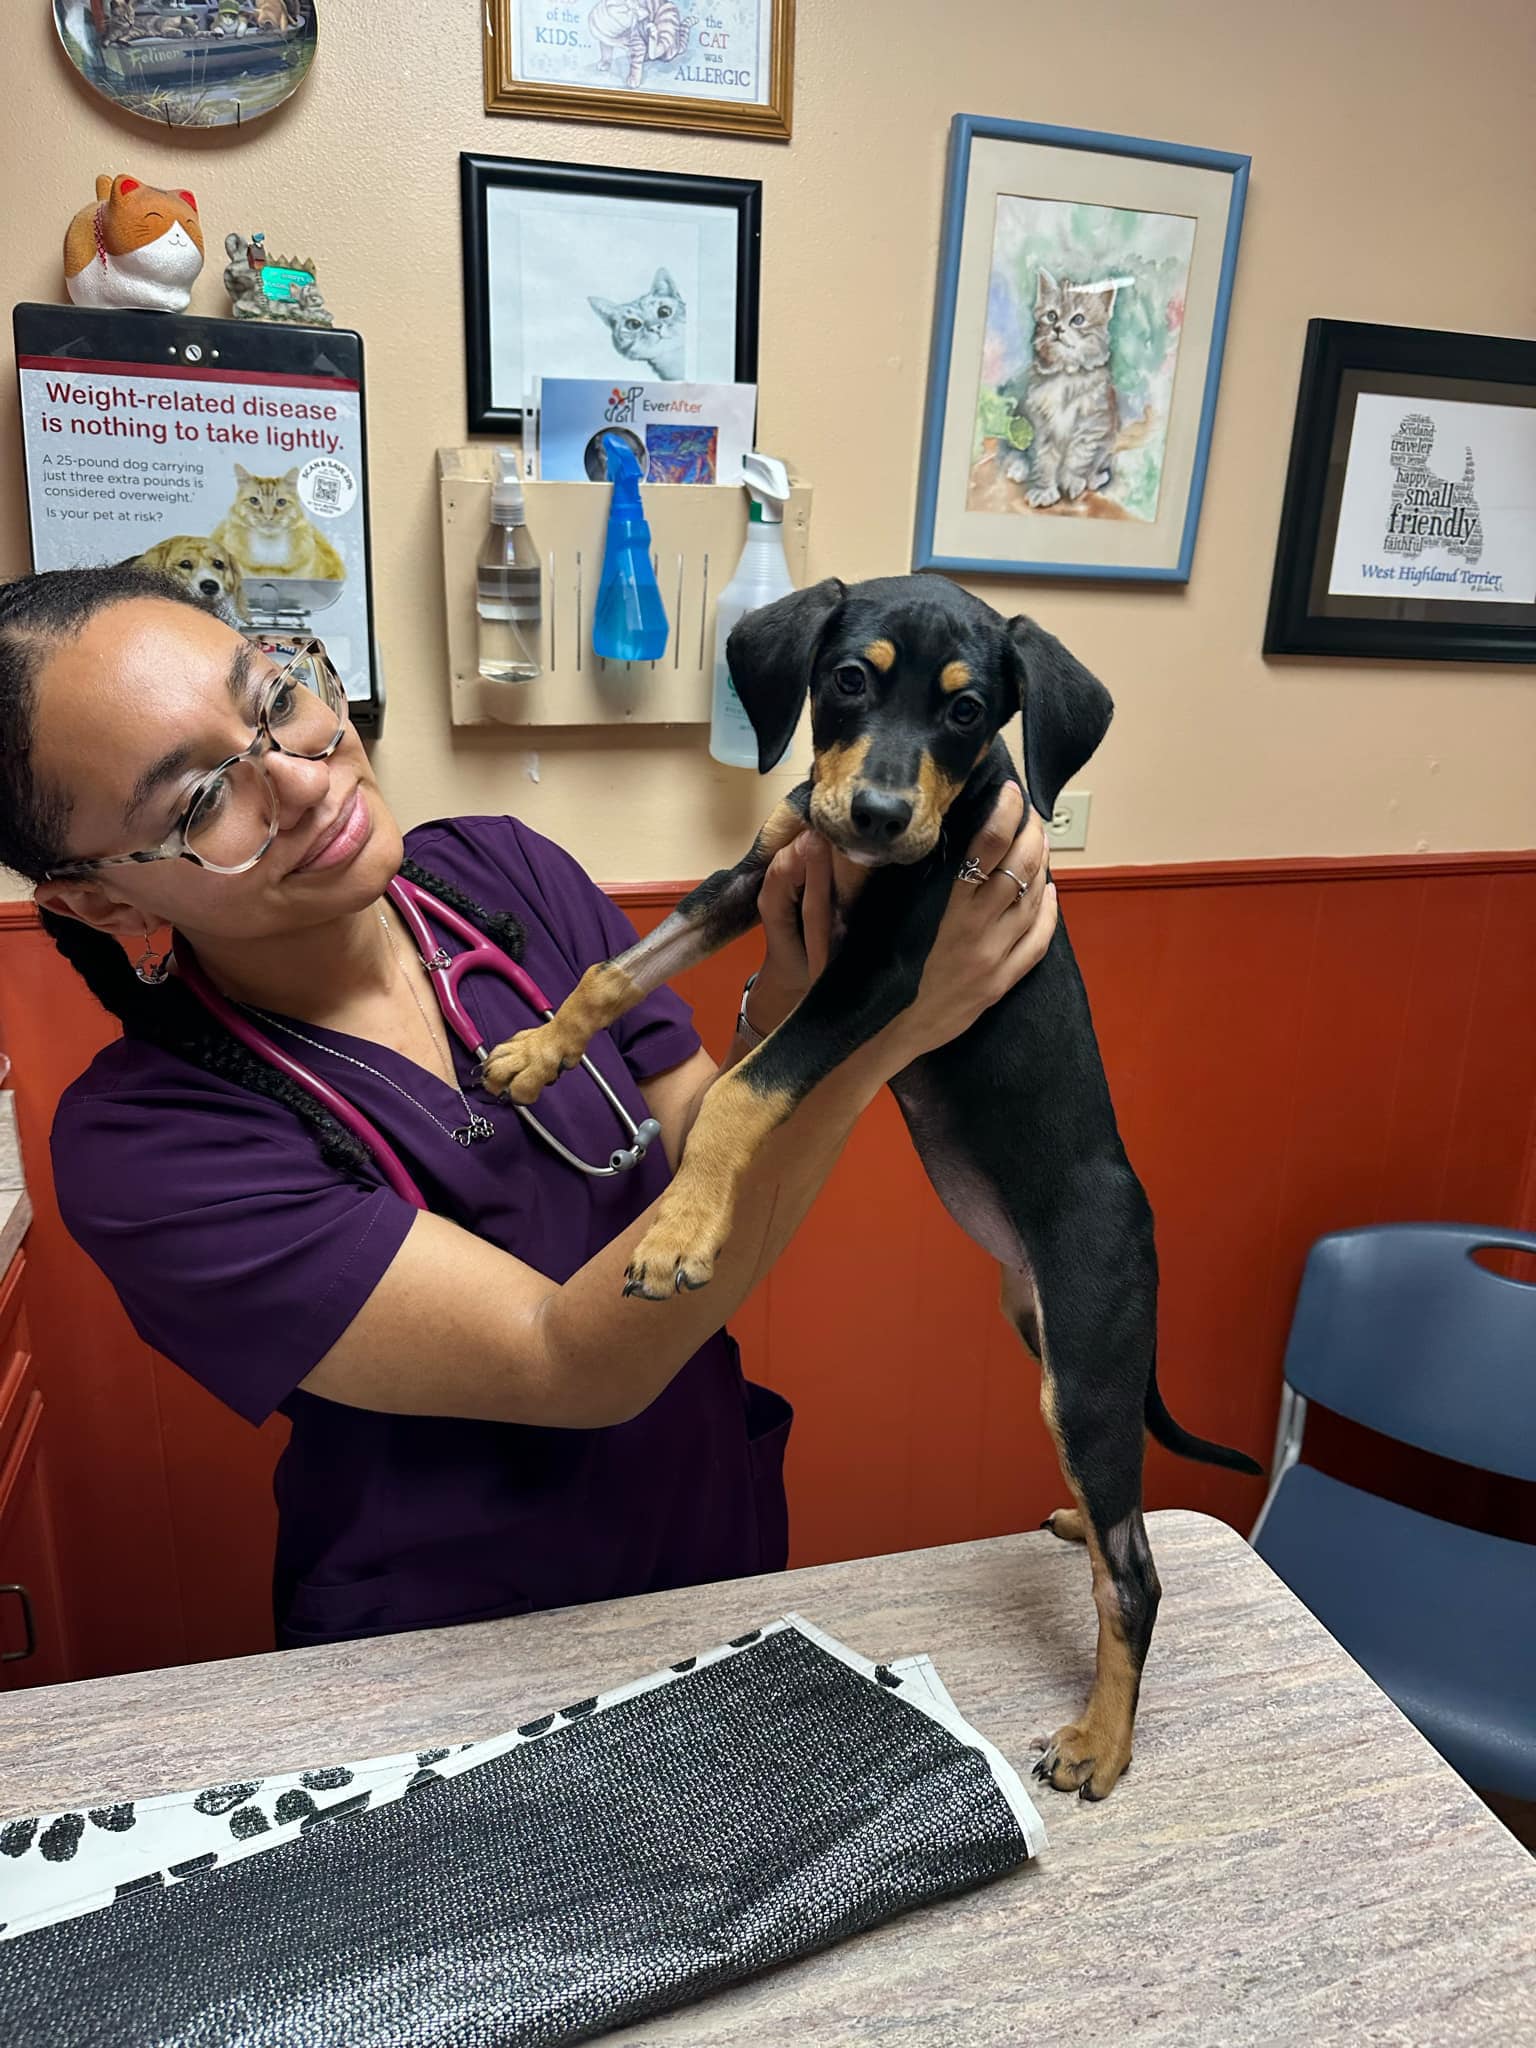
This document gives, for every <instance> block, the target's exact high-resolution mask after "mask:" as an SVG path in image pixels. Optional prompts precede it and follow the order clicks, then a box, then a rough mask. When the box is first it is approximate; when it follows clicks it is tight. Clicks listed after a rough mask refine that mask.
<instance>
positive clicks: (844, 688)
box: [832, 661, 864, 697]
mask: <svg viewBox="0 0 1536 2048" xmlns="http://www.w3.org/2000/svg"><path fill="white" fill-rule="evenodd" d="M832 681H833V682H834V683H835V684H836V686H837V690H838V693H839V695H841V696H844V697H862V696H863V694H864V671H863V669H861V668H859V667H857V666H856V665H855V664H854V663H853V662H851V661H850V662H846V663H845V664H844V665H843V667H842V668H840V669H836V670H834V671H833V675H832Z"/></svg>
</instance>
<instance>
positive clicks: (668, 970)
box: [484, 804, 805, 1103]
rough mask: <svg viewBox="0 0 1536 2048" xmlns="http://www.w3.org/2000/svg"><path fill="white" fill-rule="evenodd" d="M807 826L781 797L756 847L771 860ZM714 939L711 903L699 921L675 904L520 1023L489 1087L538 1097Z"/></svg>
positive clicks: (487, 1075) (500, 1050)
mask: <svg viewBox="0 0 1536 2048" xmlns="http://www.w3.org/2000/svg"><path fill="white" fill-rule="evenodd" d="M804 830H805V820H804V819H803V818H802V817H801V815H800V813H799V812H798V811H797V810H795V809H794V808H793V807H792V806H791V805H790V804H777V805H775V807H774V809H773V811H772V812H771V814H770V815H769V818H768V821H767V823H766V824H765V825H764V826H763V828H762V830H761V831H760V832H759V833H758V835H757V838H756V840H755V842H754V845H753V851H754V852H755V853H756V854H757V855H759V857H760V858H761V860H762V863H763V866H764V867H766V866H767V865H768V863H769V861H771V860H772V859H773V857H774V855H775V854H776V853H778V852H779V851H780V850H781V848H783V847H786V846H788V845H789V843H790V841H791V840H792V839H795V838H797V837H798V836H799V834H800V833H801V832H803V831H804ZM715 943H717V941H712V940H711V938H710V929H709V913H708V911H705V912H704V913H703V915H702V916H701V917H700V918H699V920H698V921H697V922H694V921H693V920H692V919H690V918H687V917H683V916H680V915H679V913H678V912H676V911H673V913H672V915H671V916H670V917H667V918H663V920H662V922H661V923H660V924H659V925H658V926H657V927H656V929H655V931H653V932H649V933H647V935H646V936H645V937H644V938H643V939H641V940H639V941H638V943H637V944H635V945H633V946H631V947H630V948H629V950H628V951H627V952H624V953H620V954H619V955H618V957H617V958H616V959H613V960H607V961H604V962H602V963H601V964H600V965H598V966H596V967H589V968H588V969H587V971H586V973H585V974H584V975H583V976H582V977H581V980H580V981H579V982H578V983H577V984H576V986H575V988H574V989H572V991H571V993H570V994H569V995H568V996H567V997H566V999H565V1001H564V1002H563V1003H562V1004H561V1005H560V1007H559V1009H558V1010H556V1012H555V1014H554V1016H553V1017H552V1018H551V1019H550V1020H549V1021H548V1022H547V1023H544V1024H536V1025H533V1026H532V1027H531V1028H530V1029H529V1030H527V1031H519V1032H518V1033H517V1034H516V1035H515V1036H514V1037H512V1038H509V1039H507V1040H506V1041H505V1043H503V1044H501V1045H498V1046H497V1047H496V1048H495V1050H494V1051H493V1052H492V1053H491V1055H490V1057H489V1058H488V1059H487V1060H486V1062H485V1068H484V1080H485V1085H486V1087H487V1088H488V1089H489V1090H490V1092H491V1093H492V1094H493V1095H510V1096H511V1098H512V1100H513V1101H514V1102H522V1103H534V1102H537V1101H538V1099H539V1097H540V1095H542V1094H543V1092H544V1090H545V1089H546V1088H547V1087H548V1086H549V1084H550V1082H551V1081H553V1080H554V1079H555V1078H556V1077H557V1075H559V1074H562V1073H563V1072H564V1071H565V1070H566V1068H567V1067H574V1066H575V1065H577V1063H578V1062H579V1061H580V1059H581V1056H582V1054H583V1053H584V1052H585V1051H586V1049H587V1047H588V1046H589V1045H590V1044H591V1042H592V1040H593V1039H594V1038H595V1037H596V1036H597V1034H598V1033H599V1032H600V1031H606V1030H608V1029H609V1028H610V1026H611V1025H614V1024H616V1023H617V1022H618V1020H619V1019H620V1017H622V1016H624V1015H625V1013H626V1012H627V1011H629V1010H632V1009H633V1008H634V1007H635V1005H636V1003H638V1002H640V1001H642V1000H643V999H644V997H646V996H648V995H649V994H650V993H651V991H652V989H656V988H660V987H661V985H662V983H663V982H665V981H670V980H671V979H672V977H673V975H674V974H681V973H682V971H683V969H684V968H685V967H691V966H693V965H694V963H695V962H696V961H699V960H702V959H704V958H705V957H706V956H707V955H708V954H709V953H710V952H711V951H712V950H713V946H714V944H715Z"/></svg>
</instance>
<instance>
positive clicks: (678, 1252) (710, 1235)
mask: <svg viewBox="0 0 1536 2048" xmlns="http://www.w3.org/2000/svg"><path fill="white" fill-rule="evenodd" d="M677 1185H678V1184H677V1183H675V1182H674V1184H673V1192H674V1193H675V1192H676V1188H677ZM725 1238H726V1231H725V1229H723V1228H722V1227H721V1221H720V1218H719V1217H718V1215H717V1216H716V1217H715V1218H714V1219H713V1220H711V1219H710V1218H709V1217H708V1215H707V1214H706V1213H705V1212H704V1211H703V1210H702V1209H701V1208H699V1207H698V1205H696V1204H694V1203H692V1202H689V1201H687V1200H686V1199H685V1200H683V1201H673V1200H671V1199H670V1198H664V1199H663V1201H662V1204H661V1207H660V1209H659V1210H658V1211H657V1213H656V1221H655V1222H654V1223H653V1224H652V1225H651V1227H650V1229H649V1230H648V1231H647V1232H646V1233H645V1235H644V1237H642V1238H641V1240H640V1242H639V1243H638V1244H637V1245H636V1246H635V1250H634V1256H633V1257H632V1258H631V1260H630V1262H629V1269H628V1271H627V1272H626V1273H625V1275H624V1292H625V1293H626V1294H636V1295H639V1296H640V1298H641V1299H642V1300H643V1301H667V1300H669V1299H670V1298H671V1296H672V1295H674V1294H684V1293H688V1294H691V1293H693V1292H694V1291H695V1290H696V1289H698V1288H700V1287H707V1286H708V1285H709V1283H710V1281H711V1280H713V1278H714V1277H715V1260H716V1259H717V1258H718V1257H719V1256H720V1247H721V1246H722V1245H723V1244H724V1243H725Z"/></svg>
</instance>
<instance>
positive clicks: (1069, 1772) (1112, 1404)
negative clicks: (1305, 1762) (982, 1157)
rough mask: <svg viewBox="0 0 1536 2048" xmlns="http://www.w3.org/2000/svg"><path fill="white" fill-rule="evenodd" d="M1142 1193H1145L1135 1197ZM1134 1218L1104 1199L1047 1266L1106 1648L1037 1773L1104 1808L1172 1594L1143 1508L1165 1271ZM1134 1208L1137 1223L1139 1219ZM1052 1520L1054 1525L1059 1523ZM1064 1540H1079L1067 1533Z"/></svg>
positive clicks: (1059, 1383)
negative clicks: (1164, 1595) (1161, 1575)
mask: <svg viewBox="0 0 1536 2048" xmlns="http://www.w3.org/2000/svg"><path fill="white" fill-rule="evenodd" d="M1132 1190H1134V1193H1132ZM1124 1192H1125V1193H1126V1195H1127V1197H1128V1206H1127V1209H1126V1213H1125V1214H1124V1215H1123V1216H1122V1217H1121V1219H1120V1222H1119V1224H1118V1225H1117V1224H1116V1223H1115V1222H1113V1221H1112V1220H1111V1212H1112V1211H1114V1210H1115V1209H1116V1208H1117V1207H1118V1206H1120V1205H1119V1204H1118V1203H1117V1201H1116V1199H1115V1193H1113V1192H1111V1193H1109V1194H1103V1193H1102V1192H1101V1194H1100V1197H1099V1200H1098V1204H1097V1206H1096V1208H1095V1211H1094V1213H1093V1216H1092V1219H1091V1220H1090V1219H1089V1218H1087V1217H1085V1216H1084V1215H1083V1214H1082V1213H1081V1212H1079V1214H1078V1215H1077V1216H1076V1217H1075V1218H1073V1219H1072V1221H1071V1223H1070V1224H1069V1225H1068V1226H1067V1227H1066V1229H1065V1230H1064V1231H1063V1232H1062V1236H1063V1240H1067V1239H1068V1235H1069V1233H1071V1234H1070V1241H1063V1242H1061V1243H1058V1245H1056V1246H1055V1247H1054V1248H1049V1249H1047V1251H1046V1253H1045V1255H1044V1256H1043V1257H1042V1258H1041V1259H1040V1261H1039V1262H1038V1267H1037V1277H1038V1293H1039V1301H1040V1306H1041V1310H1042V1315H1041V1321H1040V1338H1041V1348H1042V1360H1043V1363H1042V1382H1041V1392H1040V1406H1041V1410H1042V1412H1043V1414H1044V1416H1045V1419H1046V1423H1047V1426H1048V1427H1049V1429H1050V1431H1051V1435H1052V1437H1053V1438H1054V1439H1055V1443H1056V1451H1057V1456H1058V1457H1059V1458H1060V1461H1061V1469H1062V1476H1063V1477H1064V1478H1065V1480H1066V1482H1067V1485H1068V1487H1069V1488H1070V1490H1071V1492H1072V1495H1073V1497H1074V1499H1075V1500H1076V1502H1077V1510H1078V1517H1079V1524H1077V1525H1073V1526H1078V1525H1080V1526H1081V1529H1082V1533H1083V1539H1084V1541H1085V1542H1086V1544H1087V1546H1088V1555H1089V1559H1090V1561H1091V1563H1092V1566H1093V1601H1094V1606H1095V1607H1096V1609H1097V1610H1098V1624H1099V1626H1098V1650H1097V1655H1096V1660H1095V1667H1094V1681H1093V1689H1092V1691H1091V1693H1090V1694H1089V1697H1088V1704H1087V1706H1086V1707H1085V1709H1084V1711H1083V1713H1082V1714H1081V1715H1080V1716H1079V1718H1078V1719H1077V1720H1076V1721H1075V1722H1070V1723H1068V1725H1067V1726H1065V1727H1063V1728H1058V1729H1057V1731H1056V1734H1055V1735H1054V1737H1053V1738H1052V1740H1051V1743H1050V1745H1049V1747H1048V1748H1047V1749H1046V1751H1045V1753H1044V1755H1043V1756H1042V1757H1041V1758H1040V1760H1039V1762H1038V1763H1037V1764H1036V1766H1035V1775H1036V1776H1037V1777H1039V1778H1044V1779H1047V1780H1048V1781H1049V1782H1050V1783H1051V1784H1052V1785H1054V1786H1055V1787H1056V1789H1057V1790H1058V1791H1060V1792H1072V1791H1076V1792H1078V1793H1079V1794H1080V1795H1081V1796H1082V1797H1083V1798H1084V1799H1102V1798H1104V1797H1105V1795H1106V1794H1107V1793H1108V1792H1109V1791H1111V1790H1112V1789H1113V1787H1114V1785H1115V1782H1116V1780H1117V1779H1118V1778H1119V1776H1120V1774H1121V1772H1122V1771H1123V1770H1124V1769H1125V1767H1126V1765H1127V1764H1128V1763H1129V1762H1130V1760H1131V1744H1132V1733H1133V1729H1134V1726H1135V1719H1136V1705H1137V1699H1138V1696H1139V1694H1140V1690H1141V1673H1142V1667H1143V1666H1144V1664H1145V1663H1146V1658H1147V1651H1148V1649H1149V1647H1150V1645H1151V1641H1152V1629H1153V1624H1154V1622H1155V1621H1156V1618H1157V1606H1158V1600H1159V1597H1160V1593H1161V1588H1160V1586H1159V1584H1158V1578H1157V1571H1156V1568H1155V1567H1154V1565H1153V1563H1152V1552H1151V1548H1150V1546H1149V1545H1148V1542H1147V1531H1146V1525H1145V1523H1144V1521H1143V1520H1142V1510H1141V1468H1142V1456H1143V1448H1144V1411H1145V1400H1146V1387H1147V1381H1148V1377H1149V1375H1150V1373H1151V1370H1152V1358H1153V1346H1154V1340H1155V1332H1156V1315H1157V1288H1156V1266H1155V1261H1154V1258H1153V1254H1152V1246H1151V1228H1150V1221H1149V1220H1144V1221H1142V1223H1141V1227H1140V1228H1137V1227H1136V1225H1137V1222H1138V1219H1139V1218H1141V1217H1144V1210H1145V1201H1144V1198H1143V1197H1141V1194H1140V1190H1139V1188H1135V1186H1134V1183H1132V1184H1131V1189H1128V1190H1125V1191H1124ZM1133 1210H1134V1212H1135V1213H1133ZM1053 1519H1054V1518H1053ZM1062 1533H1063V1534H1068V1533H1071V1532H1070V1530H1069V1529H1064V1530H1063V1531H1062Z"/></svg>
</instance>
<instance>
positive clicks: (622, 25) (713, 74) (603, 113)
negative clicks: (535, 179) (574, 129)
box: [484, 0, 795, 142]
mask: <svg viewBox="0 0 1536 2048" xmlns="http://www.w3.org/2000/svg"><path fill="white" fill-rule="evenodd" d="M484 6H485V111H486V112H487V113H488V114H532V115H535V116H542V117H544V118H546V119H550V120H557V121H620V122H624V123H626V124H630V125H633V126H637V127H641V128H696V129H701V130H703V131H704V132H705V133H706V134H712V135H753V136H758V137H766V138H768V139H769V140H772V141H780V142H784V141H787V140H788V139H789V130H790V102H791V99H792V97H793V89H794V67H795V0H714V4H713V5H712V6H708V7H700V6H697V5H694V4H691V0H595V4H592V0H484Z"/></svg>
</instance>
